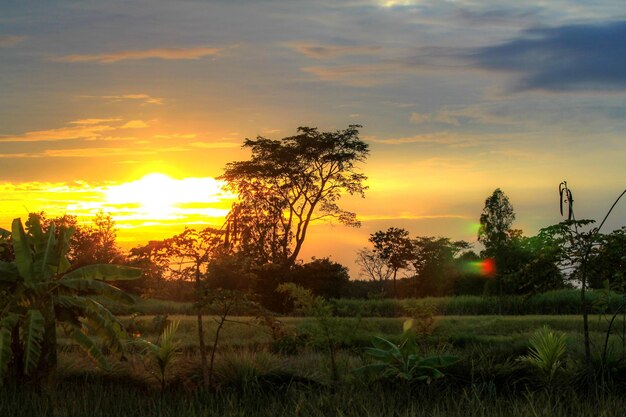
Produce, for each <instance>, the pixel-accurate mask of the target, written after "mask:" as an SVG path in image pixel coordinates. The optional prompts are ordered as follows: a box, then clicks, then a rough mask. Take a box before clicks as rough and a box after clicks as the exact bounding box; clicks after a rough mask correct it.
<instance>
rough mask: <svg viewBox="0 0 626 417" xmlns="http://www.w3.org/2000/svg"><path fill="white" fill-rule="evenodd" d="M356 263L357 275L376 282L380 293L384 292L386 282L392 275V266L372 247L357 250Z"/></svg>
mask: <svg viewBox="0 0 626 417" xmlns="http://www.w3.org/2000/svg"><path fill="white" fill-rule="evenodd" d="M355 262H356V264H357V265H358V266H359V268H360V269H359V275H360V276H361V277H363V278H365V279H368V280H370V281H372V282H374V283H375V284H376V287H377V291H378V293H379V294H380V295H383V294H384V291H385V286H386V284H387V282H388V281H389V280H390V279H391V277H392V276H393V268H391V267H390V266H389V264H388V263H387V262H386V261H385V260H384V259H383V258H381V257H380V256H378V253H377V252H375V251H374V250H372V249H368V248H362V249H359V250H358V251H357V257H356V261H355Z"/></svg>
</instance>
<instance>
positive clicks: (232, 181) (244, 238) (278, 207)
mask: <svg viewBox="0 0 626 417" xmlns="http://www.w3.org/2000/svg"><path fill="white" fill-rule="evenodd" d="M359 127H360V126H358V125H350V126H349V127H348V128H347V129H345V130H338V131H334V132H320V131H319V130H318V129H317V128H312V127H300V128H298V134H297V135H295V136H291V137H286V138H283V139H281V140H271V139H267V138H263V137H260V136H259V137H257V139H256V140H252V139H246V140H245V142H244V145H243V147H244V148H245V149H249V150H250V151H251V152H252V155H251V157H250V160H248V161H237V162H231V163H229V164H227V165H226V168H225V170H224V174H223V175H222V176H221V177H220V179H222V180H226V181H227V183H228V186H229V187H230V189H232V190H233V191H235V192H236V193H237V194H238V195H239V202H238V203H237V204H235V205H234V206H233V210H232V212H231V215H230V220H231V225H232V228H230V229H229V231H228V233H229V242H230V244H232V245H234V246H238V247H239V248H242V249H243V250H245V251H246V252H248V253H249V254H250V255H251V256H254V257H256V258H258V260H259V261H260V262H261V263H267V262H271V263H277V264H281V265H283V266H285V267H291V266H292V265H294V263H295V261H296V259H297V258H298V256H299V254H300V250H301V249H302V245H303V244H304V241H305V239H306V235H307V232H308V228H309V225H310V223H311V222H312V221H316V220H320V219H324V218H329V217H330V218H334V219H336V220H338V221H339V222H340V223H343V224H346V225H349V226H358V225H359V222H358V220H357V219H356V215H355V213H352V212H349V211H346V210H343V209H341V208H340V207H339V206H338V204H337V202H338V200H339V198H340V197H341V196H342V194H344V193H348V194H358V195H362V196H363V195H364V191H365V190H366V188H367V187H366V186H365V185H364V184H363V182H364V181H365V179H366V176H365V175H364V174H362V173H361V172H360V168H359V167H358V164H359V163H360V162H363V161H365V159H366V157H367V154H368V152H369V151H368V145H367V144H366V143H365V142H363V141H362V140H361V139H360V138H359V131H358V128H359Z"/></svg>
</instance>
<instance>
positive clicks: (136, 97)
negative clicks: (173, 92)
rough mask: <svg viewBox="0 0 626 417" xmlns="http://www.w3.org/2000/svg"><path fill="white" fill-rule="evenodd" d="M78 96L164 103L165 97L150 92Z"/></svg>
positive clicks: (144, 102) (156, 103)
mask: <svg viewBox="0 0 626 417" xmlns="http://www.w3.org/2000/svg"><path fill="white" fill-rule="evenodd" d="M77 97H78V98H94V99H102V100H110V101H112V102H118V101H123V100H137V101H141V102H142V104H155V105H161V104H163V99H162V98H160V97H152V96H150V95H148V94H121V95H107V96H77Z"/></svg>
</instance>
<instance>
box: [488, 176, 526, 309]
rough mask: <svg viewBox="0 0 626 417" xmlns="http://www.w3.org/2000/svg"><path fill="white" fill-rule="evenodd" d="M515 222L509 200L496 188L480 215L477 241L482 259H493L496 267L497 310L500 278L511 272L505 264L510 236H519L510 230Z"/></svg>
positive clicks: (500, 290)
mask: <svg viewBox="0 0 626 417" xmlns="http://www.w3.org/2000/svg"><path fill="white" fill-rule="evenodd" d="M513 221H515V212H514V211H513V206H512V205H511V203H510V202H509V198H508V197H507V196H506V194H504V192H503V191H502V190H500V189H499V188H496V189H495V190H494V192H493V193H492V194H491V196H490V197H488V198H487V199H486V200H485V207H484V209H483V213H482V214H481V215H480V228H479V229H478V241H479V242H481V243H482V244H483V245H484V246H485V250H483V251H482V252H481V255H482V256H483V257H487V258H493V259H494V261H495V265H496V275H495V284H496V287H497V290H496V291H497V293H498V309H500V300H499V298H500V296H501V295H502V279H501V278H502V276H503V275H504V274H506V273H509V272H511V270H510V268H509V267H510V263H508V262H506V259H507V251H509V249H510V242H511V238H512V236H517V235H521V231H516V230H513V229H512V228H511V226H512V225H513Z"/></svg>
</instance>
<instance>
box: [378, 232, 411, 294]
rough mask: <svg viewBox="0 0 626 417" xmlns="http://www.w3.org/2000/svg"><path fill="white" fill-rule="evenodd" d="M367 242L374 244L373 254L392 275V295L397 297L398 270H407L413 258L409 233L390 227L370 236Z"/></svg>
mask: <svg viewBox="0 0 626 417" xmlns="http://www.w3.org/2000/svg"><path fill="white" fill-rule="evenodd" d="M369 241H370V242H371V243H373V244H374V253H375V254H376V255H377V256H379V257H380V258H381V259H382V260H384V261H385V262H386V263H387V265H388V266H389V268H391V270H392V272H393V274H392V279H393V294H394V297H397V296H398V290H397V286H396V278H397V276H398V271H399V270H400V269H404V268H407V267H408V266H409V261H410V260H411V259H412V257H413V243H412V242H411V239H410V238H409V232H408V231H407V230H405V229H400V228H397V227H390V228H389V229H387V230H386V231H384V232H383V231H382V230H380V231H378V232H376V233H373V234H371V235H370V238H369Z"/></svg>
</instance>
